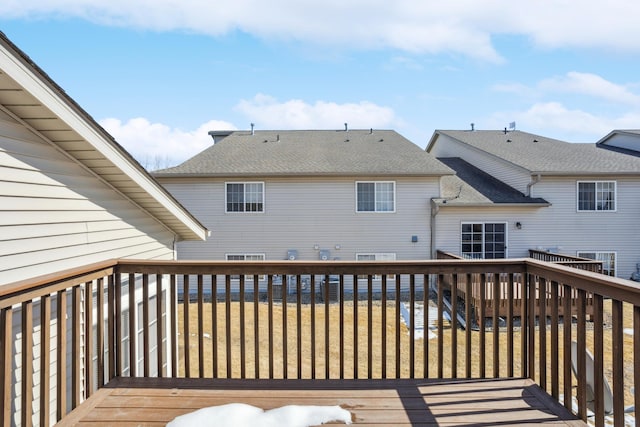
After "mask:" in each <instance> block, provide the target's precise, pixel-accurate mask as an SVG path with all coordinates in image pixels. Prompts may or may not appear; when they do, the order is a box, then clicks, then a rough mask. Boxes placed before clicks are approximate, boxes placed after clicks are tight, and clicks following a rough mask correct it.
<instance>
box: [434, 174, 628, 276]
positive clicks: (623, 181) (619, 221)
mask: <svg viewBox="0 0 640 427" xmlns="http://www.w3.org/2000/svg"><path fill="white" fill-rule="evenodd" d="M584 180H586V181H591V180H594V181H598V180H614V181H616V183H617V203H616V204H617V209H616V211H615V212H578V210H577V203H576V200H577V194H576V193H577V181H584ZM639 186H640V178H638V177H620V176H618V177H615V176H612V177H601V176H599V177H589V176H584V177H580V178H576V177H548V176H544V177H542V180H541V181H540V182H539V183H537V184H536V185H535V186H534V189H535V192H536V195H537V196H540V197H544V198H545V199H546V200H547V201H549V202H550V203H551V206H549V207H539V208H532V207H526V208H522V207H500V206H499V205H496V206H495V207H486V208H484V207H483V208H482V209H478V208H472V207H465V208H461V207H451V206H449V207H445V208H441V209H440V211H439V213H438V215H437V220H436V221H437V222H436V227H435V238H436V248H437V249H441V250H445V251H449V252H453V253H456V254H459V253H460V251H461V247H460V245H461V243H460V233H461V231H460V227H461V223H462V222H507V223H508V227H507V230H508V234H507V239H508V240H507V245H508V256H509V257H516V258H517V257H526V256H528V250H529V249H544V250H557V251H558V252H561V253H565V254H569V255H577V254H578V252H583V251H584V252H592V251H602V252H615V253H616V264H617V265H616V275H617V276H618V277H620V278H624V279H628V278H630V276H631V274H632V273H633V272H634V271H635V270H636V263H640V245H638V242H639V241H640V230H639V229H638V227H637V218H638V212H640V198H638V197H637V194H638V191H637V189H638V188H639ZM516 222H520V223H521V225H522V228H521V229H517V228H516V227H515V223H516Z"/></svg>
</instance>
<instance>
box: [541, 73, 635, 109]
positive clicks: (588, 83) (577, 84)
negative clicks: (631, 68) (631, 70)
mask: <svg viewBox="0 0 640 427" xmlns="http://www.w3.org/2000/svg"><path fill="white" fill-rule="evenodd" d="M538 87H539V88H540V89H541V90H543V91H547V92H549V91H551V92H565V93H575V94H581V95H588V96H592V97H595V98H600V99H604V100H607V101H612V102H615V103H618V104H628V105H636V106H638V105H640V96H638V95H636V94H634V93H632V92H631V91H630V90H629V89H628V88H627V87H626V86H624V85H620V84H616V83H612V82H610V81H608V80H606V79H604V78H603V77H601V76H598V75H597V74H591V73H579V72H576V71H571V72H569V73H567V74H566V75H565V76H560V77H554V78H550V79H546V80H543V81H542V82H540V83H539V85H538Z"/></svg>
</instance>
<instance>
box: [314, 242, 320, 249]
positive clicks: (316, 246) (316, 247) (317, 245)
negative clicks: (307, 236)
mask: <svg viewBox="0 0 640 427" xmlns="http://www.w3.org/2000/svg"><path fill="white" fill-rule="evenodd" d="M313 250H314V251H319V250H320V245H319V244H317V243H316V244H315V245H313Z"/></svg>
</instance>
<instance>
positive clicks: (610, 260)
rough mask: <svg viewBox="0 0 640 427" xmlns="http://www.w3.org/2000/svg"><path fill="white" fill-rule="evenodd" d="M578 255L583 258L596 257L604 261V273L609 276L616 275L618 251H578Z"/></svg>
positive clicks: (597, 259)
mask: <svg viewBox="0 0 640 427" xmlns="http://www.w3.org/2000/svg"><path fill="white" fill-rule="evenodd" d="M577 255H578V256H579V257H581V258H589V259H594V260H596V261H601V262H602V274H606V275H608V276H614V277H615V275H616V253H615V252H603V251H584V252H580V251H578V253H577Z"/></svg>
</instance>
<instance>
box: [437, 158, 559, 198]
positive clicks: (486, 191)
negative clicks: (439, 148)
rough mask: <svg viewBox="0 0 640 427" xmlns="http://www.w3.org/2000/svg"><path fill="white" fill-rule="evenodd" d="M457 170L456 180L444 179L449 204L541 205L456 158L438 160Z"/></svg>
mask: <svg viewBox="0 0 640 427" xmlns="http://www.w3.org/2000/svg"><path fill="white" fill-rule="evenodd" d="M439 160H440V161H441V162H443V163H444V164H446V165H447V166H449V167H450V168H451V169H453V170H455V171H456V177H457V178H458V179H457V180H453V179H451V178H450V177H446V179H444V180H443V196H444V197H445V198H447V199H449V200H448V201H447V203H449V204H456V205H458V204H485V203H496V204H541V205H548V202H547V201H546V200H544V199H542V198H534V197H528V196H525V195H524V194H522V193H521V192H519V191H518V190H516V189H515V188H513V187H511V186H509V185H507V184H505V183H504V182H502V181H500V180H498V179H496V178H494V177H493V176H491V175H489V174H488V173H486V172H484V171H483V170H481V169H478V168H477V167H475V166H473V165H471V164H469V163H467V162H465V161H464V160H462V159H461V158H458V157H447V158H439Z"/></svg>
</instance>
